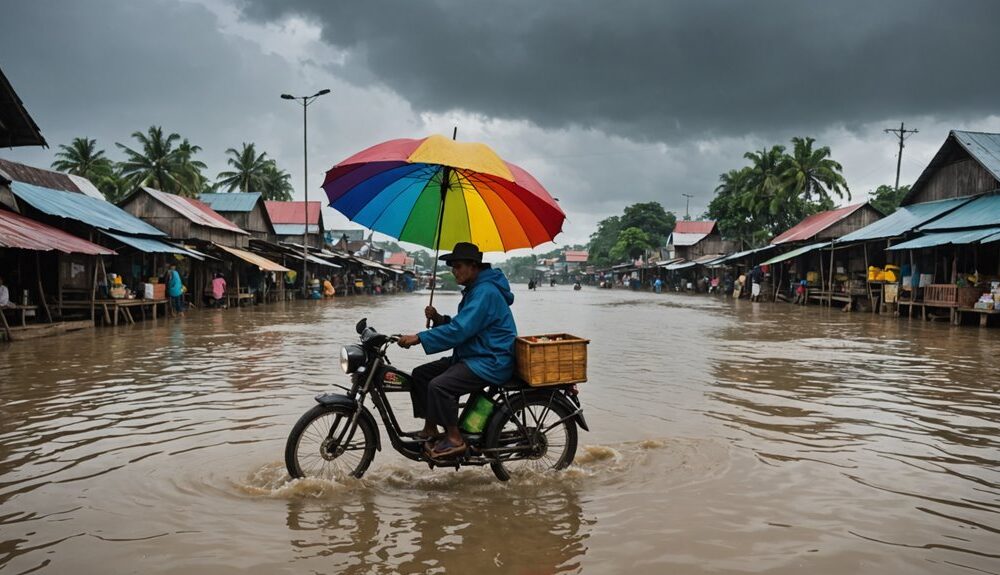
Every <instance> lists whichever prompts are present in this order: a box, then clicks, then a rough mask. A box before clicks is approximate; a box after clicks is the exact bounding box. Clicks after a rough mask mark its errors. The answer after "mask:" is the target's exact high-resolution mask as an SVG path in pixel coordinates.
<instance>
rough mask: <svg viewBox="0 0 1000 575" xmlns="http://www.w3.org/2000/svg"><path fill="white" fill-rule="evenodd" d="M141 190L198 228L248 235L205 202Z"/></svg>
mask: <svg viewBox="0 0 1000 575" xmlns="http://www.w3.org/2000/svg"><path fill="white" fill-rule="evenodd" d="M142 190H143V191H144V192H146V193H147V194H149V195H150V196H152V197H153V198H155V199H156V200H157V201H159V202H160V203H162V204H163V205H165V206H167V207H168V208H170V209H172V210H173V211H175V212H177V213H178V214H180V215H182V216H184V217H185V218H187V219H188V220H190V221H191V222H193V223H195V224H198V225H199V226H207V227H210V228H218V229H220V230H227V231H230V232H235V233H237V234H244V235H250V234H249V232H246V231H243V230H242V229H240V228H239V227H237V226H236V224H234V223H232V222H230V221H229V220H227V219H226V218H224V217H222V216H221V215H220V214H219V213H218V212H216V211H215V210H213V209H212V208H210V207H209V206H208V204H206V203H205V202H200V201H198V200H195V199H193V198H185V197H183V196H178V195H175V194H168V193H166V192H161V191H159V190H154V189H153V188H142Z"/></svg>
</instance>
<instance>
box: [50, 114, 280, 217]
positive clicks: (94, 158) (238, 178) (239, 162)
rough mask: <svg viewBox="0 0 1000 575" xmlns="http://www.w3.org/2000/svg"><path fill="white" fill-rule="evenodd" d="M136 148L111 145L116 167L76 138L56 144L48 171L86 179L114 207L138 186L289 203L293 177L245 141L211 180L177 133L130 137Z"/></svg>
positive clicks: (157, 130) (93, 145)
mask: <svg viewBox="0 0 1000 575" xmlns="http://www.w3.org/2000/svg"><path fill="white" fill-rule="evenodd" d="M132 138H133V139H134V140H135V142H136V144H133V145H131V146H128V145H125V144H122V143H118V142H116V143H115V146H116V147H117V148H118V149H119V150H121V152H122V153H123V154H124V156H125V158H124V159H123V160H122V161H119V162H116V161H113V160H111V159H110V158H109V157H107V155H105V151H104V150H101V149H98V146H97V141H96V140H93V139H90V138H74V139H73V140H72V141H71V142H70V143H69V144H68V145H67V144H60V145H59V151H58V152H56V154H55V155H56V160H55V161H54V162H52V168H53V169H55V170H59V171H60V172H65V173H67V174H73V175H76V176H82V177H84V178H87V179H88V180H90V181H91V182H93V184H94V185H95V186H97V189H99V190H100V191H101V193H102V194H104V197H105V198H106V199H107V200H108V201H109V202H117V201H119V200H121V199H122V198H124V197H125V196H126V195H128V194H129V193H130V192H131V191H132V190H134V189H136V188H137V187H140V186H145V187H150V188H154V189H157V190H160V191H163V192H168V193H171V194H177V195H179V196H185V197H189V198H197V197H198V196H199V195H200V194H203V193H206V192H234V191H240V192H260V193H261V195H263V196H264V199H267V200H279V201H288V200H291V199H292V191H293V189H294V188H293V187H292V183H291V179H292V176H291V174H289V173H288V172H286V171H285V170H282V169H281V168H279V167H278V165H277V162H275V160H274V159H273V158H269V157H268V155H267V153H266V152H258V151H257V148H256V146H255V145H254V144H253V143H252V142H251V143H246V142H244V143H243V144H242V146H241V147H240V149H236V148H229V149H227V150H226V155H227V156H228V158H227V160H226V163H227V164H228V166H229V168H230V169H228V170H225V171H222V172H219V173H218V174H217V175H216V177H215V178H214V181H213V180H212V179H210V178H209V177H207V176H206V175H205V171H206V170H207V169H208V167H207V166H206V165H205V163H204V162H202V161H200V160H198V159H196V157H195V156H196V155H197V154H198V153H199V152H201V147H200V146H196V145H194V144H191V142H190V141H189V140H188V139H187V138H181V136H180V134H177V133H173V132H171V133H169V134H165V133H164V131H163V128H161V127H160V126H150V128H149V129H148V130H147V131H146V132H145V133H143V132H138V131H137V132H133V133H132Z"/></svg>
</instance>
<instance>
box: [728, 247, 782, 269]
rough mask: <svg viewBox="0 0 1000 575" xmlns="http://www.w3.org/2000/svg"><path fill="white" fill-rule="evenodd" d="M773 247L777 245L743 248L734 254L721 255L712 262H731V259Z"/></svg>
mask: <svg viewBox="0 0 1000 575" xmlns="http://www.w3.org/2000/svg"><path fill="white" fill-rule="evenodd" d="M775 247H777V246H772V245H766V246H764V247H760V248H754V249H752V250H744V251H742V252H736V253H734V254H729V255H728V256H724V257H721V258H719V259H717V260H715V262H714V263H717V264H721V263H723V262H731V261H734V260H738V259H742V258H745V257H747V256H749V255H753V254H755V253H758V252H766V251H768V250H773V249H774V248H775Z"/></svg>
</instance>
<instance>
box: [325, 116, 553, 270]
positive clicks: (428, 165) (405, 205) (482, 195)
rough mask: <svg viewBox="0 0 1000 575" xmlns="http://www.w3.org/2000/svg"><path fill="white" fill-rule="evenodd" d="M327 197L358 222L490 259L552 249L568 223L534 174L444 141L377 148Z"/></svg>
mask: <svg viewBox="0 0 1000 575" xmlns="http://www.w3.org/2000/svg"><path fill="white" fill-rule="evenodd" d="M442 183H445V185H444V186H442ZM442 188H444V193H443V192H442ZM323 189H324V190H326V193H327V196H328V197H329V199H330V205H331V206H332V207H333V208H334V209H336V210H338V211H339V212H341V213H343V214H344V215H346V216H347V217H348V218H350V219H351V220H352V221H355V222H357V223H359V224H361V225H363V226H365V227H366V228H369V229H372V230H376V231H378V232H381V233H383V234H386V235H388V236H391V237H394V238H397V239H399V240H402V241H405V242H411V243H414V244H418V245H422V246H426V247H429V248H435V249H436V248H438V247H439V246H445V247H447V248H450V247H451V246H453V245H455V243H457V242H472V243H474V244H476V245H477V246H479V249H480V250H481V251H484V252H490V251H492V252H496V251H510V250H513V249H517V248H531V247H535V246H537V245H539V244H543V243H545V242H549V241H552V239H553V238H555V236H556V234H558V233H559V232H560V231H562V225H563V221H564V220H565V219H566V214H564V213H563V211H562V209H561V208H560V207H559V205H558V204H557V203H556V201H555V200H554V199H553V198H552V196H550V195H549V193H548V192H546V191H545V188H543V187H542V185H541V184H539V183H538V181H537V180H535V178H533V177H532V176H531V175H530V174H528V172H526V171H524V170H523V169H521V168H519V167H518V166H515V165H514V164H511V163H509V162H505V161H504V160H502V159H500V157H499V156H498V155H497V154H496V153H495V152H494V151H493V150H492V149H490V148H489V146H487V145H485V144H477V143H465V142H455V141H453V140H449V139H448V138H445V137H444V136H430V137H427V138H422V139H400V140H390V141H388V142H384V143H382V144H378V145H375V146H372V147H371V148H368V149H367V150H364V151H362V152H359V153H357V154H355V155H353V156H351V157H350V158H348V159H346V160H344V161H343V162H341V163H339V164H337V165H336V166H334V167H333V168H332V169H331V170H330V171H328V172H327V173H326V180H325V181H324V182H323ZM442 208H443V215H442V211H441V210H442ZM439 218H440V220H439ZM439 228H440V230H441V233H440V241H438V232H437V231H438V229H439Z"/></svg>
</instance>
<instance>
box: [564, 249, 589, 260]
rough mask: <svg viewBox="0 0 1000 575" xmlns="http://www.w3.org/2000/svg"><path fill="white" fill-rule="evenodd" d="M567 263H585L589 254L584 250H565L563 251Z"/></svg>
mask: <svg viewBox="0 0 1000 575" xmlns="http://www.w3.org/2000/svg"><path fill="white" fill-rule="evenodd" d="M563 255H564V256H565V257H566V262H567V263H585V262H586V261H587V258H588V257H589V256H590V254H588V253H587V252H586V251H575V250H566V251H565V252H563Z"/></svg>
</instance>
